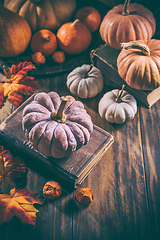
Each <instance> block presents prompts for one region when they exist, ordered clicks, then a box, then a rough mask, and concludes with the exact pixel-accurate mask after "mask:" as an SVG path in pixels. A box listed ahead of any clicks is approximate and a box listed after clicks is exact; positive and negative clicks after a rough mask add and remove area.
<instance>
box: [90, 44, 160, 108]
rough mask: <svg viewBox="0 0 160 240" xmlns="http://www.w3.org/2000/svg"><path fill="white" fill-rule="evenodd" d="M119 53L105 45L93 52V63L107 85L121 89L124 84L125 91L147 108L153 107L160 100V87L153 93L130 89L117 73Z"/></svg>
mask: <svg viewBox="0 0 160 240" xmlns="http://www.w3.org/2000/svg"><path fill="white" fill-rule="evenodd" d="M119 53H120V50H117V49H114V48H112V47H110V46H108V45H107V44H104V45H102V46H100V47H99V48H97V49H95V50H93V51H92V52H91V61H92V62H93V63H94V65H95V66H96V67H97V68H99V70H100V71H101V73H102V75H103V76H104V81H105V84H106V85H109V86H112V87H114V88H118V89H121V88H122V85H123V84H124V85H125V90H126V91H127V92H129V93H130V94H131V95H133V96H134V97H135V98H136V99H137V101H140V102H142V103H143V104H144V105H145V106H146V107H151V106H152V105H153V104H155V103H156V102H157V101H158V100H159V99H160V87H158V88H156V89H155V90H153V91H143V90H137V89H135V88H132V87H130V86H129V85H128V84H127V83H126V82H125V81H124V80H123V79H122V78H121V77H120V76H119V74H118V71H117V57H118V55H119Z"/></svg>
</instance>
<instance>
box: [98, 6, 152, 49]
mask: <svg viewBox="0 0 160 240" xmlns="http://www.w3.org/2000/svg"><path fill="white" fill-rule="evenodd" d="M128 10H129V14H128V15H125V16H124V15H122V11H123V4H119V5H117V6H115V7H114V8H113V9H111V10H110V11H109V12H108V13H107V14H106V16H105V17H104V18H103V20H102V23H101V25H100V35H101V38H102V39H103V41H105V42H106V43H107V44H108V45H110V46H111V47H113V48H115V49H121V46H120V43H122V42H129V41H136V40H144V41H145V40H149V39H151V37H152V36H153V35H154V33H155V29H156V22H155V18H154V16H153V14H152V13H151V11H150V10H149V9H147V8H145V7H144V6H143V5H140V4H137V3H132V4H130V5H129V8H128Z"/></svg>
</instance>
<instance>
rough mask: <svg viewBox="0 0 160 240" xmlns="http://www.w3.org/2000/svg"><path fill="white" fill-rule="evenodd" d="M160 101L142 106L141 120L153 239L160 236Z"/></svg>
mask: <svg viewBox="0 0 160 240" xmlns="http://www.w3.org/2000/svg"><path fill="white" fill-rule="evenodd" d="M159 109H160V101H158V102H157V103H156V105H155V106H153V107H152V108H151V109H149V110H147V109H145V108H141V110H140V121H141V133H142V146H143V156H144V164H145V174H146V186H147V195H148V200H149V211H150V218H151V227H152V234H153V236H154V238H153V239H159V238H160V228H159V226H160V217H159V216H160V215H159V213H160V212H159V211H160V191H159V189H160V177H159V176H160V126H159V119H160V110H159Z"/></svg>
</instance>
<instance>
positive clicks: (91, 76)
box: [66, 64, 103, 98]
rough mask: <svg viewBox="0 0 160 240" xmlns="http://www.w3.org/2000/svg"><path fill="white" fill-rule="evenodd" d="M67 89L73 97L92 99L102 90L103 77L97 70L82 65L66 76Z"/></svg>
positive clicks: (87, 65)
mask: <svg viewBox="0 0 160 240" xmlns="http://www.w3.org/2000/svg"><path fill="white" fill-rule="evenodd" d="M66 84H67V87H68V88H69V90H70V91H71V93H72V94H73V95H74V96H78V97H80V98H92V97H95V96H96V95H97V94H98V93H100V92H101V91H102V89H103V77H102V74H101V72H100V70H99V69H98V68H96V67H95V66H93V67H91V66H90V65H89V64H83V65H82V66H81V67H77V68H75V69H74V70H73V71H72V72H70V73H69V74H68V76H67V82H66Z"/></svg>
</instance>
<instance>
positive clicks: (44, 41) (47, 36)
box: [30, 29, 57, 57]
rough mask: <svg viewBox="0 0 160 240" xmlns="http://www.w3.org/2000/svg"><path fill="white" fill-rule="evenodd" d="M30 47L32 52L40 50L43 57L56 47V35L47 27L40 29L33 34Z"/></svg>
mask: <svg viewBox="0 0 160 240" xmlns="http://www.w3.org/2000/svg"><path fill="white" fill-rule="evenodd" d="M30 47H31V49H32V51H33V52H41V53H42V54H43V55H44V56H45V57H47V56H49V55H51V54H52V53H53V52H54V51H55V50H56V49H57V38H56V35H55V34H54V33H53V32H51V31H50V30H48V29H42V30H39V31H37V32H36V33H34V34H33V36H32V38H31V43H30Z"/></svg>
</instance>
